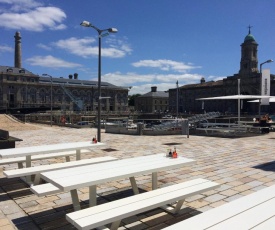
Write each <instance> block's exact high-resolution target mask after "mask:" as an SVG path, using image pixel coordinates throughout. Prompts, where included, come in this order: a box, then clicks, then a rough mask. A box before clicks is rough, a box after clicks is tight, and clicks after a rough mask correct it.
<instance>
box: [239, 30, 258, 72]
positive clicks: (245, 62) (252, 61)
mask: <svg viewBox="0 0 275 230" xmlns="http://www.w3.org/2000/svg"><path fill="white" fill-rule="evenodd" d="M248 28H249V31H248V35H247V36H246V37H245V38H244V42H243V43H242V44H241V47H242V48H241V49H242V51H241V62H240V71H239V74H240V75H242V76H254V75H255V73H258V72H259V71H258V44H257V42H256V40H255V38H254V36H253V35H252V34H251V33H250V29H251V26H249V27H248Z"/></svg>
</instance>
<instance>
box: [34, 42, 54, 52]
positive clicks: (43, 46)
mask: <svg viewBox="0 0 275 230" xmlns="http://www.w3.org/2000/svg"><path fill="white" fill-rule="evenodd" d="M36 46H37V47H39V48H41V49H44V50H52V48H51V47H50V46H47V45H44V44H42V43H39V44H37V45H36Z"/></svg>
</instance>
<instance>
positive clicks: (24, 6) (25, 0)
mask: <svg viewBox="0 0 275 230" xmlns="http://www.w3.org/2000/svg"><path fill="white" fill-rule="evenodd" d="M0 3H5V4H7V5H9V6H10V8H9V10H10V11H13V12H18V11H21V12H22V11H27V10H29V9H32V8H35V7H39V6H42V5H43V4H42V3H41V2H38V1H35V0H0Z"/></svg>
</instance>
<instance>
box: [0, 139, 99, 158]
mask: <svg viewBox="0 0 275 230" xmlns="http://www.w3.org/2000/svg"><path fill="white" fill-rule="evenodd" d="M101 145H104V143H100V142H98V143H96V144H94V143H92V141H87V142H70V143H60V144H54V145H40V146H31V147H21V148H13V149H2V150H0V157H2V158H9V157H20V156H31V155H38V154H43V153H53V152H64V151H68V150H79V149H84V148H93V147H98V146H101Z"/></svg>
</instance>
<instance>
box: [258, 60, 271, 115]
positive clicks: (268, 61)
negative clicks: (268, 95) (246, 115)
mask: <svg viewBox="0 0 275 230" xmlns="http://www.w3.org/2000/svg"><path fill="white" fill-rule="evenodd" d="M270 62H273V60H272V59H269V60H267V61H265V62H263V63H261V64H260V95H262V65H264V64H265V63H270ZM260 118H261V100H260V99H259V119H260Z"/></svg>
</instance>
